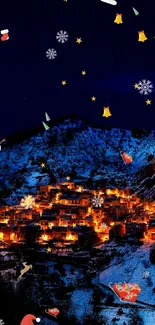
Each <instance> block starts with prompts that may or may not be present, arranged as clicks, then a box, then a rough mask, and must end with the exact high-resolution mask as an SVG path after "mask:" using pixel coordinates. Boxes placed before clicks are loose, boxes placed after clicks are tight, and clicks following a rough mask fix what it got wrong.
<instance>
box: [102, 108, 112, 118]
mask: <svg viewBox="0 0 155 325" xmlns="http://www.w3.org/2000/svg"><path fill="white" fill-rule="evenodd" d="M102 116H104V117H109V116H112V115H111V113H110V109H109V107H104V112H103V115H102Z"/></svg>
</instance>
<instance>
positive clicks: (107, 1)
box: [101, 0, 117, 6]
mask: <svg viewBox="0 0 155 325" xmlns="http://www.w3.org/2000/svg"><path fill="white" fill-rule="evenodd" d="M101 1H102V2H105V3H109V5H112V6H116V5H117V1H115V0H101Z"/></svg>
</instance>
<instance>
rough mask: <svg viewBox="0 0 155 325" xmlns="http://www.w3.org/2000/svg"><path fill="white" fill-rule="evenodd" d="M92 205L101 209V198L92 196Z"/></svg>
mask: <svg viewBox="0 0 155 325" xmlns="http://www.w3.org/2000/svg"><path fill="white" fill-rule="evenodd" d="M92 203H93V206H94V207H95V208H98V207H99V208H101V206H102V204H103V198H102V197H100V195H94V197H93V199H92Z"/></svg>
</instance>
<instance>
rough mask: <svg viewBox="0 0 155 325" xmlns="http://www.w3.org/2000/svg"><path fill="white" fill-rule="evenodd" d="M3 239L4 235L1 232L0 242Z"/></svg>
mask: <svg viewBox="0 0 155 325" xmlns="http://www.w3.org/2000/svg"><path fill="white" fill-rule="evenodd" d="M3 239H4V234H3V232H0V240H3Z"/></svg>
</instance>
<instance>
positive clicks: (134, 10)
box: [132, 7, 139, 16]
mask: <svg viewBox="0 0 155 325" xmlns="http://www.w3.org/2000/svg"><path fill="white" fill-rule="evenodd" d="M132 9H133V12H134V14H135V15H136V16H138V15H139V11H137V10H136V9H135V8H134V7H132Z"/></svg>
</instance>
